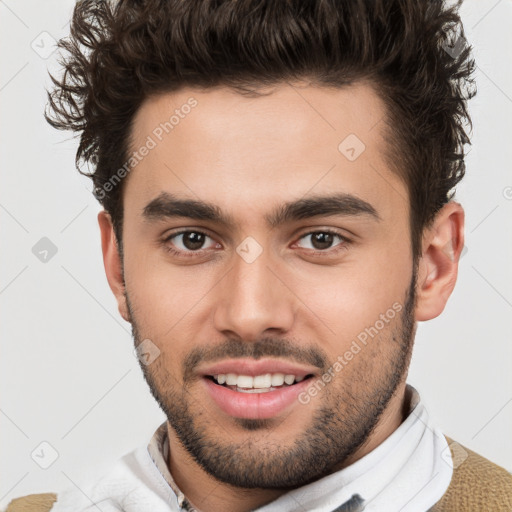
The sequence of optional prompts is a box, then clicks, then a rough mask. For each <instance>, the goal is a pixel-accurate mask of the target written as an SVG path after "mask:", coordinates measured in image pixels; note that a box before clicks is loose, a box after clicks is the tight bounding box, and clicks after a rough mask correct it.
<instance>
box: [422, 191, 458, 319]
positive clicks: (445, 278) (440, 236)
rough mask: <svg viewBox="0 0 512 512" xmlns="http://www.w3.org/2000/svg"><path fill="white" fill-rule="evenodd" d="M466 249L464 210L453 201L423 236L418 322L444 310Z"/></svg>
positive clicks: (441, 211) (438, 214)
mask: <svg viewBox="0 0 512 512" xmlns="http://www.w3.org/2000/svg"><path fill="white" fill-rule="evenodd" d="M463 247H464V210H463V209H462V206H461V205H460V204H459V203H456V202H454V201H450V202H449V203H447V204H446V205H444V206H443V208H441V210H440V211H439V212H438V213H437V215H436V217H435V219H434V221H433V223H432V225H431V226H430V227H429V228H427V229H426V230H425V233H424V235H423V252H422V256H421V258H420V260H419V266H418V279H417V284H416V294H417V301H416V310H415V318H416V320H417V321H420V322H421V321H426V320H431V319H432V318H435V317H437V316H438V315H440V314H441V313H442V311H443V309H444V308H445V306H446V303H447V302H448V298H449V297H450V295H451V293H452V291H453V288H454V287H455V282H456V281H457V272H458V266H459V258H460V254H461V252H462V249H463Z"/></svg>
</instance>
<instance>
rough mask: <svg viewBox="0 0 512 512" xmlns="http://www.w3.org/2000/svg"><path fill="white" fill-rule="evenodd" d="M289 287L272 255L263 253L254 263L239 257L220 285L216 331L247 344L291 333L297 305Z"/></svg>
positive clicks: (235, 256)
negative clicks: (272, 335) (271, 336)
mask: <svg viewBox="0 0 512 512" xmlns="http://www.w3.org/2000/svg"><path fill="white" fill-rule="evenodd" d="M285 283H286V280H285V279H284V276H280V275H279V266H278V265H276V264H275V262H272V261H271V258H270V255H269V253H268V251H265V250H263V252H262V253H261V254H260V255H259V256H258V257H257V258H256V259H255V260H254V261H251V260H245V259H244V258H243V257H241V256H240V255H239V254H238V253H237V254H235V255H234V256H233V266H232V268H231V270H230V272H229V273H228V275H227V276H226V277H225V278H224V279H223V280H222V281H221V283H219V285H218V286H219V288H218V291H217V297H216V309H215V314H214V325H215V328H216V329H217V330H218V331H219V332H221V333H222V334H223V335H224V336H226V337H235V338H240V339H241V340H243V341H257V340H258V339H261V337H262V336H268V335H270V334H276V333H277V334H281V335H282V334H284V333H286V332H288V331H289V330H290V329H291V327H292V325H293V321H294V311H295V310H296V305H295V304H294V298H295V297H294V295H293V293H292V291H291V290H290V289H289V288H288V287H287V285H286V284H285ZM288 286H289V285H288Z"/></svg>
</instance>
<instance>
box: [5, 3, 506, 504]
mask: <svg viewBox="0 0 512 512" xmlns="http://www.w3.org/2000/svg"><path fill="white" fill-rule="evenodd" d="M73 5H74V3H73V2H72V1H71V0H66V1H63V0H59V1H57V0H51V1H49V0H46V1H45V2H40V1H37V0H30V1H25V2H14V1H13V0H0V34H1V38H2V41H1V46H0V48H1V58H2V64H1V76H0V102H1V105H0V107H1V134H0V150H1V186H0V222H1V227H2V231H1V242H2V245H1V248H2V249H1V258H2V260H1V261H2V264H1V265H0V311H1V324H0V328H1V338H0V339H1V343H2V353H1V359H0V365H1V366H0V378H1V385H2V397H1V404H0V429H1V430H0V432H1V439H0V443H1V446H0V451H1V454H2V457H1V459H0V466H1V473H0V474H1V478H0V505H3V506H5V504H7V502H8V501H9V500H10V499H12V498H13V497H16V496H21V495H24V494H28V493H32V492H55V491H58V490H59V489H61V488H62V487H65V486H68V485H72V483H73V482H77V481H79V480H80V478H81V475H83V474H84V472H85V471H86V470H88V469H89V470H90V469H91V468H97V470H98V471H101V470H102V468H105V467H106V466H107V465H108V464H110V463H111V462H112V461H114V460H115V459H117V458H119V457H120V456H122V455H123V454H125V453H126V452H128V451H131V450H132V449H133V448H135V447H136V446H139V445H141V444H145V443H147V441H148V440H149V438H150V437H151V435H152V433H153V431H154V430H155V429H156V427H157V426H158V425H159V424H160V423H161V422H162V421H164V415H163V413H162V412H160V410H159V409H158V406H157V405H156V403H155V402H154V400H153V399H152V397H151V396H150V394H149V391H148V388H147V385H146V383H145V381H144V380H143V378H142V374H141V371H140V369H139V366H138V363H137V361H136V359H135V357H134V356H133V353H132V346H133V344H132V339H131V336H130V328H129V324H127V323H126V322H124V321H123V320H122V319H121V317H120V315H119V314H118V312H117V307H116V303H115V301H114V297H113V295H112V294H111V292H110V289H109V288H108V285H107V281H106V278H105V276H104V269H103V263H102V259H101V250H100V238H99V229H98V227H97V222H96V214H97V212H98V211H99V210H100V207H99V205H98V204H97V202H96V201H95V199H94V197H93V196H92V194H91V192H90V190H91V184H90V183H89V180H88V179H86V178H84V177H81V176H80V175H79V174H78V172H77V171H76V170H75V168H74V155H75V151H76V146H77V141H76V140H73V139H72V138H71V136H70V134H69V133H65V132H58V131H56V130H53V129H52V128H51V127H50V126H49V125H47V123H46V122H45V120H44V118H43V115H42V112H43V108H44V105H45V102H46V95H45V87H47V86H49V84H50V81H49V78H48V75H47V69H48V68H49V69H50V70H55V69H56V66H57V64H56V62H55V57H56V54H53V55H51V56H49V57H48V58H47V59H46V60H45V59H44V58H42V57H40V56H39V55H38V54H37V53H36V52H35V51H34V50H33V48H32V47H31V45H32V42H33V41H34V40H35V41H36V43H34V45H35V44H39V45H41V44H42V43H41V38H44V37H48V36H44V35H43V36H40V34H41V33H42V32H47V33H48V34H50V35H51V36H53V37H54V38H55V39H58V38H60V37H62V36H64V35H67V33H68V21H69V19H70V14H71V12H72V8H73ZM462 14H463V21H464V24H465V30H466V37H467V39H468V41H469V42H470V43H471V44H472V45H473V46H474V48H475V58H476V61H477V65H478V70H477V75H476V77H477V87H478V94H477V96H476V98H474V99H473V100H472V101H471V103H470V111H471V115H472V118H473V123H474V130H473V138H472V140H473V147H472V149H471V151H470V153H469V155H468V157H467V175H466V178H465V179H464V181H463V183H462V184H461V185H460V186H459V188H458V193H457V199H458V200H459V201H460V202H462V204H463V205H464V207H465V209H466V237H467V238H466V246H467V248H468V251H467V253H466V254H465V256H464V257H463V259H462V260H461V264H460V273H459V279H458V283H457V286H456V289H455V292H454V294H453V296H452V298H451V299H450V301H449V304H448V306H447V308H446V310H445V312H444V313H443V314H442V315H441V316H440V317H439V318H438V319H435V320H433V321H431V322H428V323H424V324H420V326H419V329H418V336H417V338H416V347H415V353H414V357H413V362H412V367H411V370H410V376H409V382H410V383H411V384H413V385H414V386H415V387H416V388H417V389H418V390H419V392H420V394H421V396H422V397H423V399H424V401H425V402H426V405H427V407H428V409H429V411H430V412H431V414H432V415H433V416H434V418H435V420H436V422H437V424H438V425H439V426H440V427H441V428H442V429H443V431H444V432H445V433H446V434H447V435H449V436H451V437H453V438H454V439H456V440H457V441H458V442H459V443H461V444H463V445H466V446H467V447H469V448H471V449H473V450H475V451H477V452H479V453H480V454H482V455H484V456H485V457H487V458H489V459H491V460H492V461H494V462H496V463H498V464H500V465H501V466H504V467H505V468H507V469H508V470H509V471H511V470H512V443H511V442H510V433H511V432H512V371H511V370H512V322H511V318H512V286H511V285H512V265H511V262H512V236H511V233H512V189H511V188H510V187H512V172H511V161H512V142H511V137H512V122H511V118H512V73H511V66H510V62H512V31H511V30H510V26H511V23H512V3H511V1H510V0H500V1H497V0H486V1H482V0H478V1H477V0H468V1H467V2H466V4H465V5H464V7H463V10H462ZM47 44H48V43H45V46H46V45H47ZM46 47H47V46H46ZM507 187H509V188H507ZM507 191H508V194H507ZM42 237H48V238H49V239H50V240H51V241H52V242H53V243H54V244H55V245H56V246H57V249H58V252H57V254H56V255H55V256H54V257H53V258H52V259H51V260H50V261H48V262H47V263H42V262H41V261H39V260H38V259H37V258H36V257H35V256H34V254H33V253H32V247H33V246H34V245H35V244H36V243H37V242H38V241H39V240H40V239H41V238H42ZM43 441H46V442H48V443H50V444H51V445H52V446H53V447H54V449H55V450H56V451H57V452H58V454H59V457H58V458H57V460H56V461H55V463H54V464H52V465H51V466H50V467H49V468H48V469H42V468H40V467H39V466H38V465H37V464H36V463H35V462H34V460H32V458H31V453H32V452H33V450H34V449H36V448H37V447H38V446H39V445H40V443H41V442H43ZM45 453H46V456H48V453H49V450H48V449H47V450H46V452H45Z"/></svg>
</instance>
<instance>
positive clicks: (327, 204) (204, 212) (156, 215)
mask: <svg viewBox="0 0 512 512" xmlns="http://www.w3.org/2000/svg"><path fill="white" fill-rule="evenodd" d="M334 215H335V216H342V217H355V216H357V217H360V216H364V217H369V218H371V219H373V220H375V221H380V220H381V218H380V216H379V214H378V213H377V211H376V210H375V208H374V207H373V206H372V205H371V204H370V203H368V202H366V201H364V200H363V199H360V198H359V197H356V196H354V195H351V194H344V193H342V194H330V195H325V196H318V195H317V196H310V197H306V198H301V199H298V200H296V201H290V202H287V203H285V204H283V205H281V206H279V207H277V208H276V209H275V210H274V211H273V212H271V213H270V214H267V215H265V221H266V222H267V224H268V225H269V227H271V228H276V227H278V226H280V225H282V224H286V223H290V222H293V221H297V220H304V219H309V218H313V217H319V216H334ZM142 217H143V219H144V220H145V221H147V222H156V221H160V220H165V219H171V218H176V217H187V218H189V219H195V220H203V221H204V220H208V221H212V222H215V223H217V224H221V225H223V226H226V227H231V226H234V225H236V222H235V220H234V219H233V217H232V216H231V215H229V214H227V213H224V212H223V211H222V210H221V209H220V208H219V207H218V206H217V205H214V204H211V203H207V202H204V201H198V200H195V199H181V198H179V197H177V196H175V195H173V194H170V193H168V192H162V193H161V194H160V195H159V196H157V197H156V198H155V199H153V200H152V201H150V202H149V203H148V204H147V205H146V206H145V207H144V209H143V211H142Z"/></svg>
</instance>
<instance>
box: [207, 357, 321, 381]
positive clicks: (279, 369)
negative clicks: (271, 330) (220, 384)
mask: <svg viewBox="0 0 512 512" xmlns="http://www.w3.org/2000/svg"><path fill="white" fill-rule="evenodd" d="M315 371H318V368H315V367H313V366H308V365H301V364H298V363H294V362H291V361H283V360H279V359H268V358H267V359H258V360H256V359H229V360H225V361H219V362H217V363H213V364H211V365H208V366H205V367H203V368H201V370H200V372H199V373H200V374H201V375H203V376H205V377H206V376H213V375H219V374H227V373H234V374H236V375H249V376H251V377H255V376H256V375H265V374H266V373H284V374H285V375H295V376H296V377H305V376H306V375H310V374H314V373H315Z"/></svg>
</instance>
